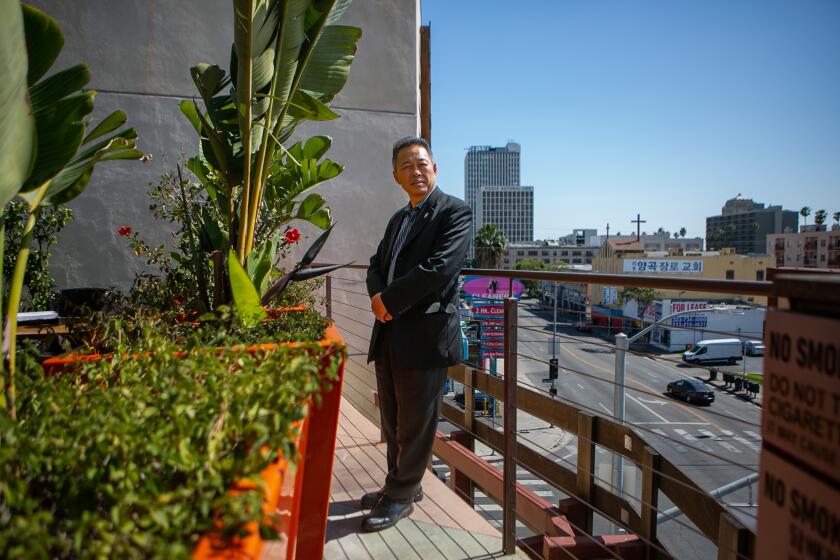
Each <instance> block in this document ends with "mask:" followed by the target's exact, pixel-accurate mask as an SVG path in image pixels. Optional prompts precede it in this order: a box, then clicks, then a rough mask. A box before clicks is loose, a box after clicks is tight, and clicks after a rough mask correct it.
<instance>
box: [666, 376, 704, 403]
mask: <svg viewBox="0 0 840 560" xmlns="http://www.w3.org/2000/svg"><path fill="white" fill-rule="evenodd" d="M668 392H669V393H670V394H671V395H672V396H674V397H675V398H678V399H685V402H687V403H694V404H712V403H713V402H715V394H714V392H712V391H710V390H709V388H708V387H706V386H705V385H704V384H703V383H702V382H701V381H698V380H696V379H680V380H678V381H672V382H670V383H668Z"/></svg>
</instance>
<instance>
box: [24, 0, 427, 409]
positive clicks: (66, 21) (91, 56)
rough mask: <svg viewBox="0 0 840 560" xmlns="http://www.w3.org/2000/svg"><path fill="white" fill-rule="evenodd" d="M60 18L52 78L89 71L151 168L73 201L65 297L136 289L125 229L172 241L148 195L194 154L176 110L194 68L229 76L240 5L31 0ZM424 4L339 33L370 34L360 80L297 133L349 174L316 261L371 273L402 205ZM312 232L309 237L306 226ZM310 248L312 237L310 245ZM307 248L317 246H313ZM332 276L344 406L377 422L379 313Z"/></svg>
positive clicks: (375, 6) (354, 14)
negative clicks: (58, 72)
mask: <svg viewBox="0 0 840 560" xmlns="http://www.w3.org/2000/svg"><path fill="white" fill-rule="evenodd" d="M32 3H33V4H34V5H35V6H37V7H39V8H41V9H43V10H45V11H46V12H47V13H49V14H50V15H52V16H53V17H55V18H56V19H57V20H58V22H59V23H60V25H61V27H62V29H63V30H64V34H65V47H64V51H63V53H62V56H61V58H60V60H59V61H58V63H57V65H56V68H64V67H66V66H68V65H71V64H75V63H77V62H80V61H84V62H87V63H88V64H89V65H90V69H91V73H92V81H91V84H90V87H92V88H94V89H96V90H98V91H99V95H98V96H97V98H96V112H95V117H98V118H101V117H102V116H104V115H106V114H108V113H109V112H111V111H113V110H115V109H117V108H121V109H124V110H125V111H126V112H127V114H128V117H129V124H130V125H131V126H134V127H135V128H136V129H137V131H138V134H139V140H138V147H140V148H141V149H142V150H143V151H145V152H146V153H149V154H151V155H152V157H153V159H152V161H150V162H147V163H138V162H109V163H108V164H106V165H100V166H99V167H97V169H96V171H95V173H94V176H93V179H92V181H91V184H90V186H89V187H88V189H87V190H86V191H85V192H84V193H83V194H82V195H81V196H80V197H79V198H77V199H76V200H75V201H73V203H72V204H71V206H72V208H73V209H74V211H75V213H76V219H75V221H73V222H71V223H70V224H69V225H68V226H67V228H66V229H65V231H64V233H63V234H62V236H61V238H60V240H59V245H58V246H57V248H56V250H55V251H54V253H53V260H52V266H51V268H52V272H53V275H54V276H55V277H56V280H57V282H58V286H59V288H67V287H81V286H94V287H112V286H116V287H119V288H123V289H126V288H128V287H130V286H131V283H132V281H133V279H134V277H135V275H136V273H137V272H139V271H141V270H144V269H145V266H144V263H145V261H144V259H142V258H138V257H136V256H135V255H134V253H133V252H132V251H131V250H130V248H129V247H128V244H127V243H126V240H125V239H123V238H121V237H119V235H118V234H117V233H116V230H117V228H119V227H120V226H123V225H129V226H131V227H132V228H134V230H135V231H138V232H140V233H141V234H142V235H143V237H144V238H146V239H147V240H148V241H150V242H152V243H154V244H158V243H162V242H165V240H167V239H169V238H170V234H169V232H170V230H171V226H169V225H168V224H164V223H160V222H156V221H155V220H153V219H152V217H151V215H150V214H149V212H148V198H147V194H146V193H147V190H148V186H149V184H150V183H152V182H157V180H158V178H159V177H160V174H161V173H162V172H163V171H164V170H169V169H173V168H174V165H175V163H176V162H177V161H178V159H179V157H180V156H181V155H182V154H184V155H186V156H188V157H189V156H192V155H193V154H194V153H195V152H196V143H197V139H196V136H195V133H194V131H193V130H192V128H191V126H190V125H189V124H188V123H187V121H186V120H185V119H184V118H183V117H182V116H181V114H180V111H179V110H178V102H179V101H180V100H181V99H184V98H191V97H193V96H194V95H195V89H194V85H193V83H192V80H191V79H190V75H189V68H190V66H192V65H194V64H196V63H199V62H210V63H216V64H219V65H220V66H222V67H224V68H227V66H228V64H229V58H230V45H231V42H232V37H233V33H232V24H231V20H232V8H231V2H230V0H157V1H151V0H149V1H145V0H144V1H141V0H130V1H129V0H124V1H119V2H117V1H114V0H74V1H72V2H71V1H67V0H32ZM419 17H420V14H419V3H418V0H356V1H355V2H354V3H353V4H352V5H351V7H350V8H349V10H348V11H347V12H346V14H345V15H344V18H343V22H342V23H347V24H349V25H356V26H358V27H361V28H362V30H363V36H362V39H361V41H360V43H359V48H358V52H357V54H356V60H355V62H354V63H353V66H352V69H351V72H350V79H349V81H348V83H347V86H346V87H345V89H344V90H343V91H342V93H341V94H340V95H339V96H337V97H336V99H335V100H334V103H333V109H334V110H335V111H336V112H337V113H339V114H340V115H342V118H341V119H340V120H338V121H331V122H327V123H318V124H313V125H309V126H307V127H301V128H300V129H299V130H298V136H299V137H300V136H303V137H308V136H310V135H312V134H318V133H320V134H329V135H331V136H332V137H333V147H332V149H331V150H330V152H329V154H328V157H330V158H331V159H333V160H335V161H339V162H342V163H344V164H345V165H346V169H345V171H344V173H343V174H342V175H341V176H340V177H339V178H338V179H336V180H335V181H331V182H329V183H327V184H325V185H322V186H321V187H319V190H320V191H321V193H322V194H323V195H324V196H325V197H326V198H327V201H328V203H329V204H330V206H331V207H332V209H333V217H334V219H335V221H336V223H337V225H336V229H335V231H334V232H333V235H332V236H331V237H330V241H329V243H328V245H327V247H326V248H325V249H324V250H323V251H322V253H321V255H320V257H319V260H320V261H324V262H347V261H356V262H357V263H359V264H367V262H368V259H369V257H370V255H371V254H372V252H373V250H374V248H375V245H376V244H377V243H378V242H379V239H380V238H381V236H382V232H383V231H384V229H385V223H386V220H387V219H388V217H389V216H390V215H391V214H392V212H394V210H396V209H397V208H398V207H399V206H400V205H402V204H405V202H406V200H407V199H406V197H405V195H404V194H403V192H402V190H401V189H400V188H399V187H398V186H397V185H396V184H395V183H394V181H393V178H392V176H391V162H390V157H391V155H390V152H391V145H392V143H393V142H394V141H395V140H396V139H398V138H401V137H403V136H408V135H413V134H417V132H418V130H419V116H418V41H419V38H418V26H419ZM301 229H302V230H303V231H304V234H306V233H314V232H312V230H311V229H307V228H305V227H303V228H301ZM310 240H311V238H310ZM302 245H304V246H308V243H303V244H302ZM336 276H339V277H342V278H348V279H349V280H339V279H336V280H335V282H334V284H333V285H334V289H333V296H334V299H335V303H334V308H333V309H334V318H335V321H336V323H337V324H338V326H339V328H340V329H341V331H342V334H343V335H344V337H345V339H346V341H347V343H348V350H349V352H348V353H349V360H348V364H347V368H346V377H345V385H344V395H345V398H347V399H348V400H349V401H350V402H351V403H352V404H353V405H354V406H355V407H356V408H358V409H359V410H360V411H362V412H363V413H364V414H365V415H367V416H368V418H370V419H371V420H373V421H374V422H377V423H378V421H379V413H378V411H377V410H376V407H375V405H374V390H375V386H376V382H375V376H374V375H373V372H372V370H371V368H370V367H369V366H368V365H367V363H366V360H365V354H366V352H367V345H368V339H369V337H370V325H371V324H372V322H373V315H372V314H371V313H370V312H369V311H367V310H368V309H369V305H370V303H369V301H368V299H367V297H366V296H365V295H364V292H365V289H364V284H363V283H362V282H361V280H362V279H363V273H362V272H359V271H353V270H343V271H340V274H337V275H336Z"/></svg>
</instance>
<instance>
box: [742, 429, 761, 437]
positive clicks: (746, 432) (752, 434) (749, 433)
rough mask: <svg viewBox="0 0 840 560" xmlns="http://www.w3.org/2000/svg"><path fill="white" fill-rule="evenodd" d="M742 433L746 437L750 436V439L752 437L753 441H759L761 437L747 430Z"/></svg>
mask: <svg viewBox="0 0 840 560" xmlns="http://www.w3.org/2000/svg"><path fill="white" fill-rule="evenodd" d="M744 433H745V434H747V435H748V436H750V437H754V438H755V439H761V436H760V435H758V434H757V433H755V432H751V431H749V430H744Z"/></svg>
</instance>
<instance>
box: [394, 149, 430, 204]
mask: <svg viewBox="0 0 840 560" xmlns="http://www.w3.org/2000/svg"><path fill="white" fill-rule="evenodd" d="M436 177H437V166H436V165H435V162H433V161H432V158H431V156H430V155H429V152H428V151H426V148H424V147H423V146H414V145H412V146H406V147H405V148H403V149H402V150H400V151H399V153H398V154H397V161H396V163H395V165H394V180H395V181H396V182H397V183H399V185H400V186H401V187H402V188H403V190H404V191H405V192H406V194H408V198H410V199H411V203H412V204H417V203H418V202H420V201H421V200H423V199H424V198H425V197H426V195H427V194H429V193H430V192H432V189H434V188H435V180H436Z"/></svg>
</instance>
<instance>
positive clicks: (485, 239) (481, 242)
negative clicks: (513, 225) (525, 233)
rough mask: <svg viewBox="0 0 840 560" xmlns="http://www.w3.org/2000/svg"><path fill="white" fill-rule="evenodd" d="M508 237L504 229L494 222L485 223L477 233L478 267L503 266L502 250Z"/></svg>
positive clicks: (476, 259)
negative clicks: (503, 231)
mask: <svg viewBox="0 0 840 560" xmlns="http://www.w3.org/2000/svg"><path fill="white" fill-rule="evenodd" d="M505 245H507V239H506V238H505V234H504V233H502V230H500V229H499V228H497V227H496V226H494V225H493V224H484V225H483V226H481V228H479V230H478V231H477V232H476V234H475V266H476V268H501V267H502V252H503V251H504V249H505Z"/></svg>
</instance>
